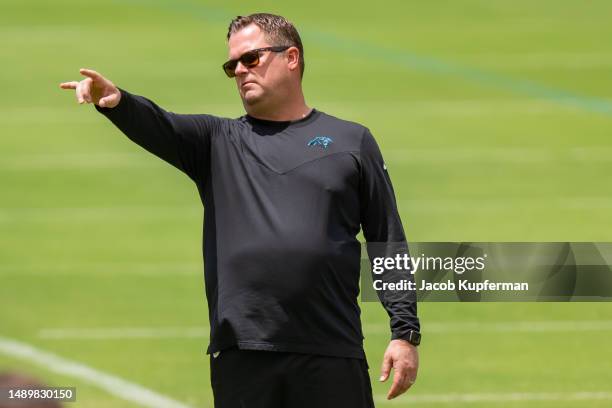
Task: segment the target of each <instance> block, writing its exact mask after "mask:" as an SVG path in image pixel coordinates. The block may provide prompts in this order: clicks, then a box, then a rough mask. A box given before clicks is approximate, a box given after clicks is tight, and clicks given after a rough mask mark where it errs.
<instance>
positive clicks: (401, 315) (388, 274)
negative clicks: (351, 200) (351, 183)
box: [360, 129, 420, 339]
mask: <svg viewBox="0 0 612 408" xmlns="http://www.w3.org/2000/svg"><path fill="white" fill-rule="evenodd" d="M360 158H361V160H360V163H361V168H360V173H361V174H360V180H361V181H360V189H361V191H360V194H361V206H360V211H361V225H362V229H363V234H364V237H365V239H366V242H367V249H368V256H369V258H370V261H371V262H373V259H374V258H375V257H392V258H395V257H396V255H400V256H402V257H403V256H404V255H407V256H408V257H409V256H410V254H409V252H408V244H407V242H406V237H405V235H404V229H403V226H402V221H401V219H400V216H399V212H398V210H397V203H396V200H395V192H394V191H393V186H392V184H391V178H390V177H389V174H388V172H387V167H386V165H385V163H384V161H383V157H382V154H381V153H380V149H379V147H378V144H377V143H376V140H375V139H374V137H373V136H372V134H371V133H370V131H369V130H368V129H365V131H364V135H363V139H362V141H361V147H360ZM410 266H412V265H410ZM380 278H381V275H378V276H377V277H376V279H380ZM382 278H383V280H384V281H385V282H400V281H403V280H407V281H412V282H414V275H413V274H411V273H410V272H409V271H408V270H406V269H402V270H387V271H385V272H384V273H383V274H382ZM377 295H378V297H379V299H380V301H381V303H382V305H383V307H384V308H385V310H386V311H387V313H388V315H389V317H390V326H391V339H408V338H409V335H410V331H411V330H414V331H417V332H418V331H420V323H419V319H418V317H417V302H416V291H414V290H411V291H377Z"/></svg>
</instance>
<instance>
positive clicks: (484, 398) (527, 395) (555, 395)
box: [375, 391, 612, 405]
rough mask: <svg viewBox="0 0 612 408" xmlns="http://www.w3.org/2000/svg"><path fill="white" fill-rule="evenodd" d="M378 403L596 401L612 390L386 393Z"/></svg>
mask: <svg viewBox="0 0 612 408" xmlns="http://www.w3.org/2000/svg"><path fill="white" fill-rule="evenodd" d="M375 400H376V403H377V404H381V405H384V404H398V405H399V404H402V405H411V404H439V403H448V404H458V403H473V402H489V403H493V402H514V401H518V402H524V401H594V400H612V392H608V391H601V392H599V391H598V392H592V391H587V392H510V393H474V394H472V393H470V394H460V393H457V394H454V393H453V394H420V395H419V394H417V395H414V396H412V395H410V394H405V395H402V396H400V397H398V398H396V399H393V400H387V397H386V396H385V395H377V396H376V397H375Z"/></svg>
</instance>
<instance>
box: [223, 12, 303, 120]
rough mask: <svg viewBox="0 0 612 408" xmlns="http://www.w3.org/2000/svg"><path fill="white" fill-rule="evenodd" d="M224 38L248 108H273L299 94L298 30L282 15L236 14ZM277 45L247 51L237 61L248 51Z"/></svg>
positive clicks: (242, 97) (301, 72)
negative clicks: (272, 48)
mask: <svg viewBox="0 0 612 408" xmlns="http://www.w3.org/2000/svg"><path fill="white" fill-rule="evenodd" d="M227 40H228V46H229V59H230V60H233V61H234V64H231V65H234V66H235V69H234V70H233V73H234V74H235V76H236V77H235V79H236V85H237V86H238V92H239V94H240V97H241V99H242V102H243V104H244V106H245V108H247V110H249V107H251V108H253V107H255V106H258V110H265V109H273V108H274V106H276V105H278V104H279V103H282V101H283V100H286V99H287V98H290V97H292V95H294V94H296V91H297V90H299V94H300V95H301V80H302V76H303V75H304V49H303V46H302V40H301V39H300V35H299V34H298V32H297V30H296V29H295V27H294V26H293V24H291V23H290V22H289V21H287V20H286V19H285V18H284V17H281V16H277V15H274V14H267V13H257V14H251V15H249V16H246V17H243V16H238V17H236V18H235V19H233V20H232V22H231V23H230V25H229V29H228V32H227ZM276 46H283V47H281V48H275V49H274V50H266V51H259V52H256V53H255V54H254V55H253V54H249V55H246V56H245V57H244V58H243V60H242V61H240V60H239V61H238V62H237V63H236V60H238V59H239V58H240V57H241V56H243V55H244V54H245V53H247V52H248V51H251V50H255V49H260V48H268V47H276ZM247 57H248V58H247ZM257 57H258V61H257V60H256V58H257ZM255 63H257V64H256V65H255V66H251V67H249V65H254V64H255ZM230 73H231V69H230Z"/></svg>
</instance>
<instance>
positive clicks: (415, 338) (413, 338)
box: [410, 331, 421, 346]
mask: <svg viewBox="0 0 612 408" xmlns="http://www.w3.org/2000/svg"><path fill="white" fill-rule="evenodd" d="M410 343H412V344H413V345H415V346H418V345H419V344H421V333H419V332H415V331H411V332H410Z"/></svg>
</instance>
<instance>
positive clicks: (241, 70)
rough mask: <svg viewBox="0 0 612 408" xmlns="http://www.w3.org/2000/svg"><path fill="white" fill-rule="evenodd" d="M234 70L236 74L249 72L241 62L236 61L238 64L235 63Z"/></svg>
mask: <svg viewBox="0 0 612 408" xmlns="http://www.w3.org/2000/svg"><path fill="white" fill-rule="evenodd" d="M234 72H236V75H241V74H246V73H247V72H249V70H248V68H247V67H245V66H244V65H243V64H242V62H240V61H238V64H236V70H235V71H234Z"/></svg>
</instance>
